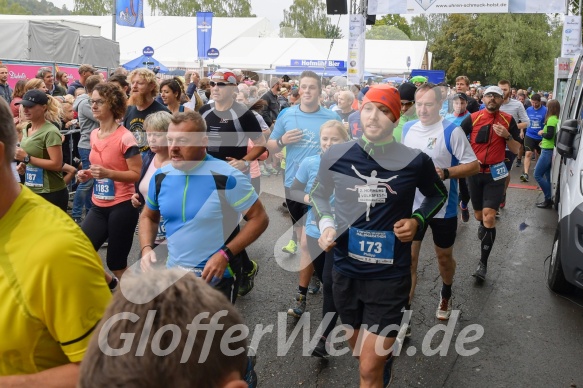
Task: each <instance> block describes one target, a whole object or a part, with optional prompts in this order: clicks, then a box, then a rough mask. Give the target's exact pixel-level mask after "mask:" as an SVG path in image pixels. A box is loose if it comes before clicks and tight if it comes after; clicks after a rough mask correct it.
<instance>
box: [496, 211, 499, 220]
mask: <svg viewBox="0 0 583 388" xmlns="http://www.w3.org/2000/svg"><path fill="white" fill-rule="evenodd" d="M496 218H500V210H496Z"/></svg>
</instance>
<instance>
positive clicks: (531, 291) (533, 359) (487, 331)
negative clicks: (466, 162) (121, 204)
mask: <svg viewBox="0 0 583 388" xmlns="http://www.w3.org/2000/svg"><path fill="white" fill-rule="evenodd" d="M511 176H512V183H513V186H518V187H511V188H510V189H509V190H508V196H507V206H506V208H505V209H503V210H502V215H501V218H500V220H499V222H498V224H497V237H496V242H495V244H494V248H493V251H492V254H491V256H490V261H489V267H488V276H487V279H486V281H485V282H484V283H483V284H477V283H476V282H475V281H474V278H473V277H471V274H472V273H473V271H474V270H475V267H476V265H477V263H478V260H479V255H480V246H479V241H478V238H477V235H476V233H477V226H478V223H477V221H475V220H474V219H473V217H472V218H471V219H470V222H468V223H462V222H461V220H460V223H459V226H458V234H457V239H456V244H455V248H454V257H455V259H456V261H457V270H456V276H455V280H454V285H453V296H454V299H453V306H454V311H457V312H458V313H459V315H458V319H457V321H456V322H453V321H452V322H450V325H451V326H452V327H454V330H453V338H452V339H451V341H449V343H448V344H449V346H446V345H447V344H445V345H444V348H443V349H442V353H443V354H445V355H443V356H442V355H440V353H437V354H435V355H429V354H428V351H424V350H423V343H424V341H425V342H426V345H427V344H429V345H430V347H431V349H436V348H437V347H438V346H440V343H441V340H442V338H443V334H442V332H438V333H437V334H436V335H435V336H434V337H433V340H431V338H430V337H429V335H428V332H429V331H430V329H431V328H435V325H438V324H440V323H441V322H439V321H437V319H436V318H435V310H436V308H437V304H438V297H439V290H440V287H441V281H440V280H441V279H440V277H439V273H438V269H437V263H436V256H435V252H434V250H433V247H432V239H431V235H430V232H428V234H427V237H426V238H425V242H424V243H423V246H422V251H421V256H420V262H419V272H418V276H419V278H418V285H417V290H416V296H415V300H414V303H413V306H412V309H413V315H412V324H413V327H412V328H413V335H412V337H411V339H410V340H407V341H406V342H405V345H404V348H403V351H402V352H401V355H400V356H399V357H398V358H397V360H396V362H395V365H394V369H393V374H394V379H393V384H392V385H391V386H392V387H393V386H394V387H577V386H578V387H583V334H582V333H583V307H581V305H583V293H581V292H576V293H574V294H571V295H564V296H559V295H557V294H555V293H553V292H551V291H550V290H549V289H548V288H547V287H546V264H545V260H546V258H547V256H548V255H549V254H550V252H551V244H552V241H553V236H554V231H555V228H556V224H557V216H556V213H555V212H554V211H553V210H543V209H538V208H536V207H535V206H534V204H535V202H537V201H540V200H542V193H541V192H540V191H539V190H536V189H535V186H536V182H535V181H534V179H531V182H530V183H527V184H522V183H520V181H519V179H518V176H519V172H518V171H517V169H516V168H515V169H513V171H512V172H511ZM531 176H532V175H531ZM262 186H263V187H262V190H263V193H262V194H261V200H262V202H263V203H264V205H265V207H266V209H267V211H268V214H269V216H270V225H269V228H268V229H267V231H266V232H265V233H264V234H263V235H262V236H261V237H260V239H259V240H258V241H257V242H256V243H254V244H253V245H252V246H251V247H250V248H249V249H248V252H249V255H250V256H251V258H252V259H254V260H256V261H257V262H258V263H259V266H260V270H259V274H258V276H257V279H256V284H255V289H254V290H253V291H252V292H251V293H250V294H248V295H246V296H245V297H242V298H239V299H238V300H237V304H236V306H237V307H238V308H239V309H240V311H241V312H242V314H243V316H244V318H245V321H246V323H247V325H248V326H249V328H250V331H251V335H253V334H255V335H256V336H257V335H258V333H259V332H260V331H261V330H264V331H265V330H269V328H272V330H271V332H267V333H266V334H264V336H263V337H262V338H261V340H260V341H259V345H258V360H257V366H256V370H257V373H258V376H259V386H261V387H278V388H288V387H357V386H358V382H359V380H358V363H357V361H356V360H354V359H353V358H352V357H351V356H350V354H345V355H342V356H338V357H331V358H329V359H327V360H321V359H317V358H312V357H309V356H307V355H305V354H307V352H308V351H309V349H310V348H309V346H308V344H307V341H309V340H311V339H312V337H313V336H314V334H315V331H316V328H317V326H318V324H319V322H320V314H321V305H322V294H321V293H319V294H316V295H314V296H311V295H309V296H308V311H309V312H310V313H311V314H310V316H309V317H307V316H306V317H305V318H304V319H303V322H304V323H309V324H310V326H309V336H308V335H306V336H304V334H303V331H302V330H299V331H298V332H297V336H296V337H295V339H293V340H292V339H291V338H290V334H292V333H293V331H294V328H297V325H296V320H295V319H293V318H291V317H287V316H286V315H285V312H286V311H287V309H288V308H289V307H290V306H291V303H292V298H293V297H294V295H295V292H296V289H297V280H298V275H297V273H296V272H295V271H293V270H290V269H292V268H294V267H295V266H296V264H297V257H294V256H287V255H285V254H283V253H281V247H282V246H283V245H285V244H286V243H287V241H288V239H289V228H290V226H291V221H290V220H289V216H288V215H287V213H286V211H285V209H284V208H283V207H282V206H281V203H282V197H283V189H282V184H281V177H269V178H263V179H262ZM529 186H530V187H529ZM134 240H135V241H134V246H133V248H132V254H131V257H132V258H133V260H134V261H135V258H136V257H138V254H139V247H138V242H137V238H136V239H134ZM274 245H275V247H274ZM100 253H101V254H102V256H103V253H104V249H101V250H100ZM279 263H281V265H280V264H279ZM282 267H285V269H284V268H282ZM565 297H566V298H569V299H571V300H572V301H569V300H567V299H565ZM573 302H575V303H578V304H579V305H577V304H575V303H573ZM259 325H262V326H259ZM470 325H479V326H480V327H481V328H483V336H482V337H481V338H480V339H478V340H477V341H475V342H472V343H468V344H467V345H466V349H474V352H475V354H473V355H470V356H464V355H460V354H458V352H457V351H456V341H457V340H458V337H459V336H458V334H459V333H460V331H462V330H464V328H468V326H470ZM473 327H476V326H473ZM466 330H467V329H466ZM479 330H480V329H479ZM306 334H308V333H306ZM467 334H468V336H470V337H471V336H472V335H475V334H476V332H475V331H471V332H469V333H467ZM425 337H427V338H425ZM430 340H431V341H430ZM286 342H288V346H287V348H286V346H284V344H285V343H286ZM345 346H346V345H345V344H339V345H338V346H337V348H338V349H340V348H342V347H345ZM434 353H435V352H434Z"/></svg>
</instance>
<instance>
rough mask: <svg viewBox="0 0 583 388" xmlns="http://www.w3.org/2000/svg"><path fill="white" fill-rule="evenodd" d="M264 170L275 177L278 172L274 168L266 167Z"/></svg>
mask: <svg viewBox="0 0 583 388" xmlns="http://www.w3.org/2000/svg"><path fill="white" fill-rule="evenodd" d="M265 169H266V170H267V172H268V173H270V174H271V175H277V173H278V171H277V170H276V169H275V168H273V167H272V166H267V167H266V168H265Z"/></svg>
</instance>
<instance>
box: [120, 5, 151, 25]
mask: <svg viewBox="0 0 583 388" xmlns="http://www.w3.org/2000/svg"><path fill="white" fill-rule="evenodd" d="M115 23H116V24H117V25H120V26H125V27H137V28H144V1H143V0H116V7H115Z"/></svg>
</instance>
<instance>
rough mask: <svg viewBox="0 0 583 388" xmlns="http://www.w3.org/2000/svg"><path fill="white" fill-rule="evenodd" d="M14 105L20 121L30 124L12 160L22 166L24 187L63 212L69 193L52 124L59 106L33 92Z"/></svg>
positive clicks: (54, 127)
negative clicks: (21, 111)
mask: <svg viewBox="0 0 583 388" xmlns="http://www.w3.org/2000/svg"><path fill="white" fill-rule="evenodd" d="M18 104H19V105H22V106H23V108H24V117H25V119H26V120H28V121H30V124H28V125H27V127H26V129H25V130H24V131H23V137H22V141H21V143H20V146H19V147H16V154H15V157H14V158H15V159H16V160H19V161H22V162H23V163H24V164H25V165H26V173H25V185H26V186H27V187H29V188H30V189H31V191H32V192H33V193H36V194H38V195H40V196H41V197H43V198H44V199H46V200H47V201H49V202H50V203H52V204H53V205H56V206H58V207H59V208H61V209H62V210H63V211H64V212H66V211H67V204H68V202H69V192H68V190H67V185H66V184H65V181H64V180H63V173H62V168H63V149H62V148H61V147H62V138H61V133H60V132H59V129H58V128H57V127H56V126H55V125H53V124H52V123H53V122H60V118H59V103H58V102H57V101H56V100H55V99H54V98H53V97H51V96H49V95H47V94H46V93H44V92H43V91H41V90H37V89H33V90H30V91H28V92H26V94H25V95H24V96H23V97H22V101H20V102H19V103H18ZM21 168H22V165H21Z"/></svg>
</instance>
